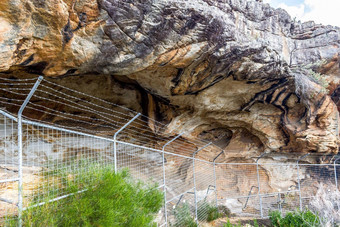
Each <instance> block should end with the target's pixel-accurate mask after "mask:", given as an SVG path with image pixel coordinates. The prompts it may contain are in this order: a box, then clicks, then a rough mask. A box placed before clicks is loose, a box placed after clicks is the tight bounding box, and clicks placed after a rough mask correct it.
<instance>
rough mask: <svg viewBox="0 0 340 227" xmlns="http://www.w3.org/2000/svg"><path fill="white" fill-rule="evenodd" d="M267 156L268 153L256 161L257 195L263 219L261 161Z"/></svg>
mask: <svg viewBox="0 0 340 227" xmlns="http://www.w3.org/2000/svg"><path fill="white" fill-rule="evenodd" d="M264 155H266V153H263V154H261V155H260V157H258V158H257V159H256V174H257V189H258V192H257V195H258V197H259V200H260V201H259V202H260V214H261V218H263V207H262V196H261V182H260V170H259V160H260V159H261V158H262V157H263V156H264Z"/></svg>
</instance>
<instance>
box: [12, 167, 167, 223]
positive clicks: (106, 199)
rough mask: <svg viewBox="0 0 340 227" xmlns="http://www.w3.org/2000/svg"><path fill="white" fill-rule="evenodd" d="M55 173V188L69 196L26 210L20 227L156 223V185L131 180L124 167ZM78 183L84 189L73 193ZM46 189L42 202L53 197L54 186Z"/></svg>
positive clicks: (159, 201) (160, 199)
mask: <svg viewBox="0 0 340 227" xmlns="http://www.w3.org/2000/svg"><path fill="white" fill-rule="evenodd" d="M85 173H86V174H85ZM59 174H61V175H60V177H61V182H62V183H61V184H60V185H59V187H60V188H59V190H60V191H63V194H66V193H67V194H71V193H73V195H72V196H69V197H68V198H66V199H62V200H60V201H57V202H49V203H45V204H44V205H42V206H37V207H34V208H30V209H27V210H26V211H24V213H23V225H24V226H136V227H137V226H156V224H155V223H154V222H153V220H154V218H155V214H156V213H157V212H158V211H159V210H160V208H161V207H162V204H163V194H162V193H161V192H160V191H158V190H157V185H151V186H150V185H146V184H144V183H142V182H134V181H133V180H132V179H131V177H130V176H129V173H128V171H127V170H124V171H122V172H120V173H117V174H115V173H114V172H113V171H112V168H104V169H99V168H89V167H88V168H87V172H85V171H84V172H83V173H82V174H78V175H74V176H72V177H64V176H62V175H63V174H62V173H59ZM93 179H95V180H93ZM79 185H81V186H82V188H86V190H85V191H83V192H82V193H77V192H78V191H79ZM65 186H67V187H65ZM45 189H46V187H45ZM50 190H51V193H48V195H49V196H48V197H47V198H45V199H46V201H48V200H49V199H51V198H54V197H51V196H52V195H53V196H54V195H55V190H56V188H50ZM38 199H39V198H35V200H38ZM8 225H9V226H17V223H15V222H13V221H12V222H11V223H8Z"/></svg>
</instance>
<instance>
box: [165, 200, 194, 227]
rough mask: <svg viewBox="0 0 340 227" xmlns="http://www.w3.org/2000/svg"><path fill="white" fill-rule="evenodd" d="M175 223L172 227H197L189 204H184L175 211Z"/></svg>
mask: <svg viewBox="0 0 340 227" xmlns="http://www.w3.org/2000/svg"><path fill="white" fill-rule="evenodd" d="M173 215H174V219H175V220H174V222H173V223H171V225H170V226H173V227H197V224H196V222H195V219H194V218H193V214H192V212H191V211H190V207H189V204H188V203H183V204H181V205H179V206H176V208H175V209H174V210H173Z"/></svg>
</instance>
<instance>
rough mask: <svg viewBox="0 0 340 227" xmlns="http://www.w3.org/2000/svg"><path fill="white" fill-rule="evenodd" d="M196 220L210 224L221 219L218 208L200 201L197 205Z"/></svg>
mask: <svg viewBox="0 0 340 227" xmlns="http://www.w3.org/2000/svg"><path fill="white" fill-rule="evenodd" d="M197 216H198V217H197V218H198V220H199V221H207V222H211V221H213V220H216V219H218V218H220V217H221V215H220V213H219V211H218V208H217V207H216V206H215V205H214V204H211V203H208V202H206V201H200V202H198V204H197Z"/></svg>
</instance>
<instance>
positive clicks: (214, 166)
mask: <svg viewBox="0 0 340 227" xmlns="http://www.w3.org/2000/svg"><path fill="white" fill-rule="evenodd" d="M221 150H222V149H221ZM223 152H224V150H222V151H221V152H220V153H219V154H218V155H217V156H216V157H215V158H214V159H213V168H214V184H215V185H214V186H215V201H216V208H217V207H218V204H217V184H216V164H215V161H216V159H218V157H220V155H221V154H223Z"/></svg>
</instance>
